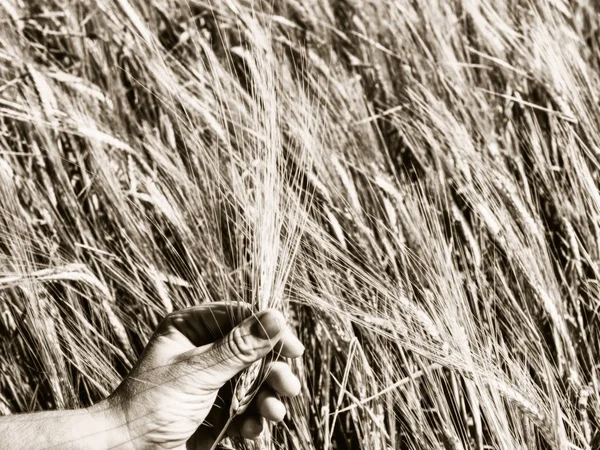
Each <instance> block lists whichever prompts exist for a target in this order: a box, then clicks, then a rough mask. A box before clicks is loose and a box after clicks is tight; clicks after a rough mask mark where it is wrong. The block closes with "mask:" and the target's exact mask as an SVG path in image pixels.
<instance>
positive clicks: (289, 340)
mask: <svg viewBox="0 0 600 450" xmlns="http://www.w3.org/2000/svg"><path fill="white" fill-rule="evenodd" d="M273 353H275V354H276V355H281V356H285V357H286V358H298V357H299V356H302V354H303V353H304V345H302V342H300V340H299V339H298V338H297V337H296V335H295V334H294V333H293V332H292V330H291V329H289V328H287V329H286V330H285V331H284V332H283V334H282V336H281V340H280V341H279V342H278V343H277V345H276V346H275V348H274V349H273Z"/></svg>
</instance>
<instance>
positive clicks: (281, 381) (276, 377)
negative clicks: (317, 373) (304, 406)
mask: <svg viewBox="0 0 600 450" xmlns="http://www.w3.org/2000/svg"><path fill="white" fill-rule="evenodd" d="M267 372H268V376H267V380H266V383H267V385H268V386H269V387H270V388H271V389H273V391H275V392H277V393H278V394H279V395H283V396H284V397H295V396H296V395H298V394H299V393H300V381H299V380H298V378H297V377H296V375H294V373H293V372H292V369H291V368H290V366H289V365H288V364H287V363H285V362H283V361H275V362H271V363H269V364H268V366H267Z"/></svg>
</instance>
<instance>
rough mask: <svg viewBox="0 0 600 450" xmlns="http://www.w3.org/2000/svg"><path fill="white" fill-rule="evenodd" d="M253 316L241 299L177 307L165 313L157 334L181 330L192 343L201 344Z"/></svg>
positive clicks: (213, 339) (208, 342)
mask: <svg viewBox="0 0 600 450" xmlns="http://www.w3.org/2000/svg"><path fill="white" fill-rule="evenodd" d="M251 315H252V311H251V310H250V305H248V304H247V303H243V302H210V303H205V304H202V305H198V306H191V307H189V308H185V309H180V310H177V311H174V312H172V313H170V314H169V315H167V316H166V317H165V318H164V319H163V321H162V322H161V323H160V325H159V326H158V328H157V330H156V334H157V335H168V334H170V333H177V332H178V333H181V334H182V335H183V336H185V337H186V338H187V339H188V340H189V341H190V342H191V343H192V344H193V345H194V346H196V347H201V346H203V345H206V344H210V343H211V342H214V341H215V340H216V339H219V338H221V337H223V336H225V335H226V334H227V333H229V332H230V331H231V330H232V329H233V327H234V326H236V325H237V324H238V323H239V322H241V321H242V320H244V319H245V318H247V317H250V316H251Z"/></svg>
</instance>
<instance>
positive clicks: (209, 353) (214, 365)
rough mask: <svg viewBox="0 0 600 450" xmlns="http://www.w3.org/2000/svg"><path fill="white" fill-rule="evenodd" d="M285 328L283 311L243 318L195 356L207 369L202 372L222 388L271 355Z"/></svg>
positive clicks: (270, 311) (263, 312) (264, 312)
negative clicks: (223, 335) (252, 365)
mask: <svg viewBox="0 0 600 450" xmlns="http://www.w3.org/2000/svg"><path fill="white" fill-rule="evenodd" d="M285 328H286V327H285V318H284V317H283V314H281V313H280V312H279V311H277V310H274V309H267V310H266V311H262V312H260V313H259V314H257V315H255V316H252V317H249V318H247V319H246V320H244V321H243V322H242V323H240V324H239V325H238V326H236V327H235V328H234V329H233V330H231V332H229V334H227V335H226V336H225V337H224V338H222V339H221V340H219V341H217V342H215V343H213V344H210V345H208V346H205V347H201V348H199V349H198V350H202V352H201V353H199V354H197V355H196V356H194V357H193V358H192V359H193V360H195V361H194V362H195V363H201V367H204V368H205V369H204V370H203V371H204V372H206V375H208V376H209V379H210V384H214V385H216V386H215V387H221V386H223V385H224V384H225V383H227V382H228V381H229V380H230V379H232V378H233V377H234V376H235V375H237V374H238V373H239V372H241V371H242V370H244V369H245V368H247V367H248V366H250V365H251V364H252V363H253V362H255V361H258V360H259V359H261V358H264V357H265V356H266V355H268V354H269V352H270V351H271V350H273V347H275V345H276V344H277V343H278V342H279V340H280V338H281V336H282V335H283V331H284V330H285ZM207 347H208V348H207ZM207 363H208V364H207ZM209 379H207V381H209Z"/></svg>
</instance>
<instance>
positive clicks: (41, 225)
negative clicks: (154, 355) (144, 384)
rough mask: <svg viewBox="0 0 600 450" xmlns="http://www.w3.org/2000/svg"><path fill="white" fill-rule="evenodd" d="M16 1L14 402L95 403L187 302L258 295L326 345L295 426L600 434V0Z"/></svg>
mask: <svg viewBox="0 0 600 450" xmlns="http://www.w3.org/2000/svg"><path fill="white" fill-rule="evenodd" d="M532 3H535V4H532ZM0 23H1V26H0V205H1V206H2V214H1V215H0V248H1V252H0V270H1V272H2V273H1V277H0V296H1V301H0V336H1V337H0V346H1V349H0V412H2V413H3V414H7V413H12V412H20V411H31V410H38V409H48V408H55V407H74V406H78V405H82V404H83V405H88V404H90V403H91V402H93V401H96V400H98V399H99V398H101V397H102V396H104V395H106V394H107V393H108V392H110V390H111V389H112V388H114V387H115V386H116V385H117V383H118V381H119V380H120V377H121V376H122V375H123V374H124V373H126V371H127V370H128V369H129V368H130V367H131V364H132V363H133V361H134V360H135V357H136V355H137V354H139V352H140V351H141V349H142V348H143V345H144V344H145V342H146V339H147V338H148V336H149V335H150V332H151V330H152V329H153V328H154V327H155V326H156V324H157V323H158V321H159V320H160V318H161V317H162V316H163V315H164V314H166V313H167V312H169V311H171V310H172V309H176V308H181V307H184V306H187V305H193V304H198V303H201V302H205V301H210V300H216V299H230V300H231V301H246V302H249V303H251V304H252V305H253V307H254V309H255V310H256V311H258V310H261V309H264V308H266V307H277V308H279V309H281V310H282V311H284V312H285V313H286V314H287V315H288V316H289V318H290V321H291V322H292V323H293V325H294V327H295V329H296V331H297V332H298V334H299V335H300V337H301V339H302V340H303V341H304V342H305V343H306V346H307V353H306V356H305V358H304V359H303V360H302V361H299V362H296V363H294V364H295V366H296V367H295V368H296V370H297V372H298V373H299V375H300V378H301V381H302V384H303V395H302V396H301V397H299V398H297V399H294V400H293V401H292V402H290V404H289V407H290V410H291V414H289V415H288V418H287V419H286V423H285V426H281V427H277V428H274V429H272V430H271V433H270V435H269V440H265V442H264V445H265V447H266V448H296V449H313V448H314V449H345V448H364V449H382V448H386V449H387V448H394V449H396V448H398V449H431V448H445V449H470V448H473V449H477V450H483V449H489V448H502V449H528V450H533V449H544V448H557V449H558V448H560V449H592V448H597V447H598V446H599V445H600V442H599V441H600V437H599V436H600V434H599V431H598V430H599V428H598V427H599V421H600V403H599V399H600V396H599V395H600V385H599V383H598V371H599V368H600V357H599V356H598V355H599V354H600V324H599V322H598V310H599V307H600V300H599V299H600V285H599V283H600V222H599V221H600V191H599V190H598V183H599V174H600V164H599V162H600V114H599V113H598V112H599V111H600V110H599V109H598V102H599V101H600V99H599V98H598V92H600V77H599V75H600V71H599V69H600V47H599V44H600V42H599V40H598V30H599V29H600V10H599V9H598V7H597V6H596V5H595V3H594V2H588V1H584V0H574V1H572V2H565V1H563V0H552V1H550V0H542V1H538V2H526V1H519V0H514V1H513V0H500V1H494V2H492V1H490V0H476V1H466V0H455V1H424V0H421V1H406V0H399V1H391V0H380V1H379V0H378V1H371V2H368V1H358V0H309V1H302V2H301V1H296V0H281V1H277V2H272V3H271V2H262V1H260V0H254V1H252V2H250V1H246V0H226V1H223V2H205V1H202V0H153V1H141V0H114V1H111V0H94V1H84V0H43V1H42V0H39V1H38V0H31V1H24V0H6V1H4V2H2V3H0ZM263 375H264V374H262V369H261V368H260V367H258V368H254V370H253V371H250V372H248V373H246V374H245V375H243V376H242V378H241V379H240V380H239V381H238V384H237V386H238V388H237V390H238V391H237V392H236V396H235V398H238V399H239V400H240V404H239V405H237V406H238V407H242V406H243V404H245V402H246V401H247V400H248V398H250V396H251V394H252V392H253V389H254V388H255V387H256V383H257V382H259V381H260V380H261V379H262V376H263ZM234 409H235V408H234ZM232 412H235V411H232Z"/></svg>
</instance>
